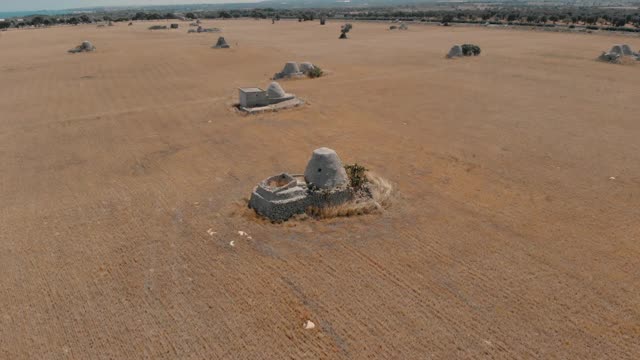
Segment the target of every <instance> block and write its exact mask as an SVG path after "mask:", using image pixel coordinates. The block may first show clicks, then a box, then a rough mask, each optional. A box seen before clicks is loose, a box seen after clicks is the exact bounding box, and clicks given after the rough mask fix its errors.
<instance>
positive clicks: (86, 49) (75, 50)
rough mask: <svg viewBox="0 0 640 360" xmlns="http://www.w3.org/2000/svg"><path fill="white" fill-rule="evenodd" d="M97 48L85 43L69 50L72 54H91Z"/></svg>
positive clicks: (87, 42)
mask: <svg viewBox="0 0 640 360" xmlns="http://www.w3.org/2000/svg"><path fill="white" fill-rule="evenodd" d="M95 50H96V47H95V46H93V44H92V43H91V42H90V41H86V40H85V41H83V42H82V44H80V45H78V46H76V47H75V48H73V49H71V50H69V52H70V53H79V52H91V51H95Z"/></svg>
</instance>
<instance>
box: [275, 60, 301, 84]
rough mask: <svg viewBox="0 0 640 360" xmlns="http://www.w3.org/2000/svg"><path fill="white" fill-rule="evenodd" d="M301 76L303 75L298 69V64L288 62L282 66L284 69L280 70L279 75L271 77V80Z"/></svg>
mask: <svg viewBox="0 0 640 360" xmlns="http://www.w3.org/2000/svg"><path fill="white" fill-rule="evenodd" d="M303 75H304V74H303V73H302V71H300V67H299V66H298V63H297V62H295V61H289V62H287V63H286V64H285V65H284V68H283V69H282V71H280V72H279V73H276V74H275V75H274V76H273V79H274V80H278V79H284V78H293V77H300V76H303Z"/></svg>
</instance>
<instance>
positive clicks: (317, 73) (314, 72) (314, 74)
mask: <svg viewBox="0 0 640 360" xmlns="http://www.w3.org/2000/svg"><path fill="white" fill-rule="evenodd" d="M322 75H324V71H322V69H321V68H319V67H318V66H314V67H313V69H311V70H309V72H308V73H307V76H309V77H310V78H312V79H314V78H319V77H321V76H322Z"/></svg>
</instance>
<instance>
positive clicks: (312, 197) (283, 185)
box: [249, 147, 391, 222]
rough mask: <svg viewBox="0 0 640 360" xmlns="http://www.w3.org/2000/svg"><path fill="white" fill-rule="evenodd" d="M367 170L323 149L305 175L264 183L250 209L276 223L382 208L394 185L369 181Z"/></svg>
mask: <svg viewBox="0 0 640 360" xmlns="http://www.w3.org/2000/svg"><path fill="white" fill-rule="evenodd" d="M347 171H349V173H347ZM366 171H367V170H366V169H365V168H364V167H362V166H358V165H357V164H355V165H351V166H346V167H345V166H343V164H342V161H341V160H340V157H338V154H337V153H336V152H335V151H334V150H332V149H329V148H326V147H323V148H319V149H316V150H314V151H313V153H312V155H311V159H309V162H308V163H307V167H306V169H305V171H304V175H290V174H288V173H281V174H278V175H274V176H271V177H268V178H266V179H265V180H263V181H261V182H260V183H259V184H258V186H256V187H255V188H254V189H253V192H252V194H251V198H250V200H249V208H251V209H253V210H254V211H255V212H256V213H257V214H258V215H261V216H264V217H266V218H268V219H269V220H271V221H274V222H278V221H284V220H288V219H290V218H291V217H293V216H294V215H298V214H305V213H306V214H309V215H329V216H340V215H354V214H358V213H367V212H370V211H371V210H375V209H380V208H382V206H384V205H385V203H386V202H387V200H388V198H389V195H390V193H391V186H390V185H389V184H388V183H387V182H386V181H382V182H381V181H379V178H377V177H376V178H374V179H376V181H368V179H367V175H366V174H365V173H366Z"/></svg>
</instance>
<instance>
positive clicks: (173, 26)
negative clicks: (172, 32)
mask: <svg viewBox="0 0 640 360" xmlns="http://www.w3.org/2000/svg"><path fill="white" fill-rule="evenodd" d="M179 27H180V24H171V28H172V29H178V28H179Z"/></svg>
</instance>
